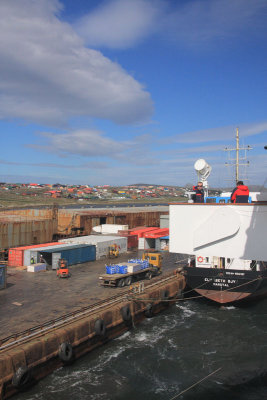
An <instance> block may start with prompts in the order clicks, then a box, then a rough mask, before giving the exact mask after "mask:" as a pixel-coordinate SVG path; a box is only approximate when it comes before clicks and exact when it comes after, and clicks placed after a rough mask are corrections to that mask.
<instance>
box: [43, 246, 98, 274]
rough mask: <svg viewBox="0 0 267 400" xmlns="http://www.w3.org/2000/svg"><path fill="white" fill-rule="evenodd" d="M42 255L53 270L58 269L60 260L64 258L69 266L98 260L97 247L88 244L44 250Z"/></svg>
mask: <svg viewBox="0 0 267 400" xmlns="http://www.w3.org/2000/svg"><path fill="white" fill-rule="evenodd" d="M40 255H42V256H43V258H44V260H45V262H46V263H47V265H50V266H52V269H57V267H58V261H59V259H60V258H64V259H65V260H66V261H67V263H68V265H75V264H82V263H85V262H88V261H94V260H95V259H96V247H95V246H94V245H87V244H77V245H66V246H62V247H58V248H54V249H51V248H50V249H45V250H42V251H40Z"/></svg>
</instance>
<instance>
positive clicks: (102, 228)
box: [93, 224, 129, 234]
mask: <svg viewBox="0 0 267 400" xmlns="http://www.w3.org/2000/svg"><path fill="white" fill-rule="evenodd" d="M128 228H129V226H128V225H117V224H103V225H98V226H94V228H93V231H95V232H98V233H102V234H110V233H118V231H124V230H127V229H128Z"/></svg>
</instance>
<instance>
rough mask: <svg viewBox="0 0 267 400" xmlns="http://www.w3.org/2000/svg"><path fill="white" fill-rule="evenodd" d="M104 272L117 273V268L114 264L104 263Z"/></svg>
mask: <svg viewBox="0 0 267 400" xmlns="http://www.w3.org/2000/svg"><path fill="white" fill-rule="evenodd" d="M106 273H107V274H110V275H113V274H116V273H117V268H116V266H114V265H106Z"/></svg>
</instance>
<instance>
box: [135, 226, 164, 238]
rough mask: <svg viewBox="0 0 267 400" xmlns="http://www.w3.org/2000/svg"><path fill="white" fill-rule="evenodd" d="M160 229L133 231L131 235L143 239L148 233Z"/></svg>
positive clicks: (146, 228)
mask: <svg viewBox="0 0 267 400" xmlns="http://www.w3.org/2000/svg"><path fill="white" fill-rule="evenodd" d="M158 229H159V228H157V227H153V226H151V227H144V228H142V229H138V230H131V234H132V235H137V237H138V239H140V238H143V237H144V235H145V233H148V232H154V231H155V230H158Z"/></svg>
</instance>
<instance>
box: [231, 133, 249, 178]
mask: <svg viewBox="0 0 267 400" xmlns="http://www.w3.org/2000/svg"><path fill="white" fill-rule="evenodd" d="M240 150H243V151H244V152H245V155H244V157H240V154H239V151H240ZM247 150H252V147H250V146H247V147H240V146H239V129H238V127H237V128H236V147H235V148H232V149H229V148H228V147H225V149H224V151H229V152H230V151H235V152H236V156H235V158H230V157H229V161H231V162H229V163H225V164H226V165H227V166H231V165H232V166H234V167H235V181H236V183H237V182H238V181H239V179H240V177H239V166H241V165H245V166H247V165H249V161H246V160H247ZM240 160H241V161H244V162H243V163H240Z"/></svg>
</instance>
